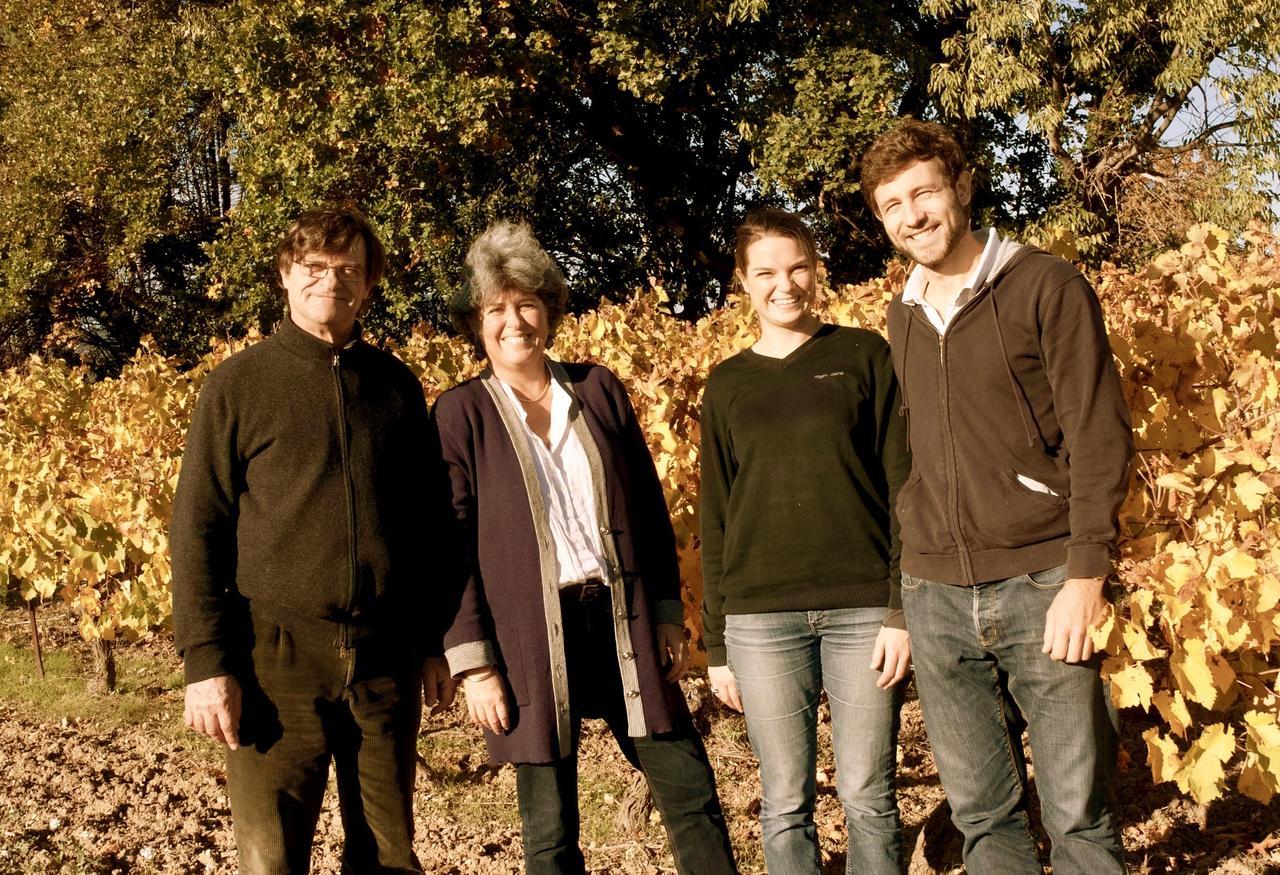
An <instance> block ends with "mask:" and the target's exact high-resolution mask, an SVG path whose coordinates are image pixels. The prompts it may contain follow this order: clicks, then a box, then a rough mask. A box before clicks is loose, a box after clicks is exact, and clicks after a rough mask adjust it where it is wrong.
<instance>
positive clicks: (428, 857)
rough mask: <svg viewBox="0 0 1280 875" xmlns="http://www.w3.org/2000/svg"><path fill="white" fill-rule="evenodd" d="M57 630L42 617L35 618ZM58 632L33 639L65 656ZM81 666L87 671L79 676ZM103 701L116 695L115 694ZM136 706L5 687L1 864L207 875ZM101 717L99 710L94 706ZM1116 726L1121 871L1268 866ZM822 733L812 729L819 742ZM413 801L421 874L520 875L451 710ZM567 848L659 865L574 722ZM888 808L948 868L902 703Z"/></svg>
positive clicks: (333, 809)
mask: <svg viewBox="0 0 1280 875" xmlns="http://www.w3.org/2000/svg"><path fill="white" fill-rule="evenodd" d="M19 619H22V620H25V616H24V617H22V618H19V617H18V616H17V613H16V612H12V611H9V612H6V617H5V622H4V623H3V624H0V640H2V639H8V640H9V641H11V642H12V643H13V644H14V645H20V646H22V647H26V646H27V643H28V639H27V637H26V635H25V634H24V630H25V622H19V621H18V620H19ZM50 625H51V626H56V625H57V623H56V622H50ZM69 625H70V624H69V623H68V624H67V625H66V626H65V627H63V628H62V629H58V628H51V629H50V630H49V631H48V632H47V633H46V635H45V638H46V647H47V648H60V649H64V650H72V651H75V652H76V653H77V655H78V659H80V660H82V661H83V664H84V665H86V666H88V665H89V664H90V661H89V657H88V654H87V652H86V650H85V648H84V646H83V644H82V643H81V642H79V639H78V638H76V637H75V636H74V634H72V633H70V632H69V631H67V630H68V629H69ZM129 654H130V659H131V660H133V661H135V664H136V660H137V658H138V657H141V658H142V659H143V660H144V662H154V663H155V664H157V665H158V666H160V667H162V668H165V669H166V670H172V669H173V668H175V667H176V666H177V658H176V656H175V654H174V653H173V650H172V646H171V644H170V643H168V641H167V639H164V638H162V637H158V638H156V639H155V640H152V641H149V642H143V643H140V644H135V645H132V646H131V647H130V648H129ZM86 671H88V669H86ZM686 691H687V693H688V695H689V697H690V700H691V704H692V705H693V707H694V708H695V711H696V714H697V718H698V720H699V723H700V725H701V727H702V728H703V729H704V732H705V734H706V736H707V746H708V750H709V753H710V756H711V758H712V761H713V765H714V767H715V770H716V775H717V779H718V781H719V785H720V792H721V796H722V800H723V803H724V806H725V810H726V813H727V815H728V817H729V821H730V828H731V832H732V836H733V841H734V846H735V849H736V850H737V851H738V854H739V858H740V862H741V864H742V868H743V871H744V872H763V863H762V861H761V857H760V851H759V843H760V831H759V826H758V824H757V822H756V814H757V812H758V810H759V783H758V781H757V778H756V773H755V762H754V759H753V757H752V755H751V749H750V747H749V745H748V743H747V740H746V734H745V730H744V728H743V725H742V722H741V720H740V719H739V718H737V717H735V716H732V715H728V714H726V713H725V712H724V711H722V710H721V709H719V707H718V706H717V705H715V703H714V701H713V700H711V698H710V696H709V694H708V692H707V690H706V686H705V681H704V680H701V679H698V678H694V679H692V680H689V681H686ZM117 695H120V694H117ZM127 695H133V696H136V695H141V696H148V697H150V698H151V699H152V700H153V701H152V702H151V704H153V705H154V707H153V708H151V709H149V711H148V712H147V713H148V714H149V715H150V716H148V717H146V718H144V719H141V720H138V721H130V722H121V721H118V720H111V719H103V718H102V717H101V715H100V714H99V716H97V717H82V716H78V715H76V714H66V715H63V716H61V717H59V716H57V715H56V714H51V713H50V708H49V706H48V705H47V704H44V705H37V704H35V703H34V702H33V701H27V700H26V699H25V698H24V696H23V695H22V694H18V695H10V696H8V697H7V698H6V699H4V700H2V701H0V775H3V781H2V782H0V873H24V875H25V873H126V872H127V873H133V872H138V873H149V872H165V873H169V872H182V873H186V872H192V873H224V872H234V871H235V850H234V840H233V836H232V830H231V818H230V812H229V810H228V806H227V799H226V788H225V778H224V774H223V769H222V763H221V757H220V755H219V752H218V751H217V750H216V749H215V748H214V747H213V746H212V745H211V744H205V743H204V742H202V741H201V740H200V739H198V738H196V737H194V736H192V735H190V734H187V733H185V732H183V731H182V730H181V729H180V722H181V707H182V706H181V694H180V692H179V691H177V690H174V689H168V688H154V687H152V688H148V689H145V690H142V691H131V692H129V693H127ZM106 710H107V711H108V712H109V710H110V709H106ZM1143 728H1144V727H1143V726H1141V725H1138V724H1137V723H1136V722H1131V723H1130V724H1128V725H1126V727H1125V732H1124V737H1125V738H1124V754H1123V756H1122V757H1121V766H1122V768H1121V772H1120V775H1119V785H1120V813H1121V818H1122V823H1123V834H1124V841H1125V847H1126V853H1127V855H1128V862H1129V866H1130V871H1131V872H1135V873H1147V872H1151V873H1156V872H1217V873H1224V875H1225V873H1232V875H1253V873H1263V872H1280V806H1277V805H1274V804H1273V805H1272V806H1270V807H1267V808H1264V807H1262V806H1259V805H1257V804H1256V803H1254V802H1252V801H1250V800H1248V799H1243V798H1229V799H1227V800H1223V801H1220V802H1218V803H1215V804H1213V805H1210V806H1208V807H1200V806H1195V805H1193V804H1190V803H1188V802H1186V801H1183V800H1181V799H1180V798H1179V797H1178V795H1177V791H1176V788H1174V787H1172V786H1171V785H1158V786H1155V787H1153V786H1152V785H1151V782H1150V774H1149V772H1148V771H1147V767H1146V764H1145V750H1144V746H1143V743H1142V741H1141V738H1140V735H1141V731H1142V729H1143ZM827 735H828V733H827V731H826V727H825V726H823V727H822V739H823V742H824V744H825V741H826V737H827ZM420 752H421V754H422V757H421V761H420V763H419V775H418V791H417V804H416V817H417V851H418V854H419V856H420V858H421V860H422V863H423V866H424V868H425V870H426V871H428V872H439V873H516V872H519V871H520V839H519V816H518V814H517V812H516V808H515V801H514V800H515V778H514V773H513V772H512V770H511V769H510V768H503V769H497V770H494V769H491V768H489V767H488V766H487V765H486V764H485V757H484V754H483V750H482V747H481V744H480V740H479V737H478V735H477V734H476V733H474V732H473V731H472V730H471V728H470V727H468V726H467V725H465V723H464V722H463V719H462V713H461V711H460V709H458V708H456V707H455V709H454V710H453V712H451V713H449V714H446V715H444V716H443V717H441V718H436V719H435V720H433V721H431V722H430V723H428V724H426V725H425V726H424V730H423V736H422V739H421V743H420ZM580 761H581V773H582V779H581V783H582V809H583V817H584V821H585V822H584V828H583V832H584V836H583V844H584V850H585V853H586V856H587V862H588V865H589V866H590V868H591V869H592V871H593V872H619V873H659V872H673V871H674V867H673V866H672V863H671V857H670V855H669V854H668V853H667V851H666V843H665V838H664V836H663V833H662V829H661V825H660V824H659V823H658V822H657V818H656V816H655V815H654V814H653V812H652V809H651V806H649V805H648V804H647V800H646V799H645V796H644V793H643V785H642V784H641V783H639V782H637V781H636V780H635V778H634V776H633V774H632V773H631V771H630V769H629V767H628V766H627V765H626V762H625V761H624V760H623V759H622V757H621V756H620V755H619V754H618V753H617V750H616V747H615V746H614V745H613V743H612V741H611V739H609V738H608V737H607V735H605V734H602V733H601V732H600V731H599V730H598V729H596V730H592V731H588V732H587V734H586V736H585V738H584V742H583V749H582V752H581V755H580ZM899 761H900V769H899V805H900V807H901V811H902V818H903V825H904V829H905V832H906V842H907V845H906V847H907V849H908V851H909V852H912V851H913V852H914V853H913V854H912V859H911V864H910V870H911V871H912V872H914V873H931V872H953V871H960V870H959V868H958V842H957V837H956V836H955V834H954V832H953V831H952V830H951V829H950V828H949V823H948V821H947V820H946V812H945V803H944V802H943V794H942V790H941V787H940V786H939V784H938V779H937V774H936V771H935V770H934V768H933V761H932V757H931V756H930V754H929V749H928V745H927V741H926V739H925V735H924V731H923V727H922V725H921V721H920V716H919V708H918V705H917V703H916V702H914V701H908V702H907V704H906V706H905V708H904V711H903V720H902V733H901V736H900V746H899ZM818 777H819V811H818V828H819V834H820V836H821V839H822V846H823V851H824V869H825V870H826V871H828V872H843V871H844V864H843V863H844V861H843V854H842V848H843V846H844V842H845V831H844V826H843V823H842V817H841V812H840V805H839V801H838V799H837V798H836V795H835V783H834V782H835V775H834V771H833V769H832V767H831V758H830V751H829V750H827V749H826V748H825V747H824V749H823V752H822V759H821V762H820V765H819V776H818ZM341 843H342V828H341V825H340V822H339V819H338V816H337V805H336V799H335V795H334V794H333V793H332V792H330V794H329V796H328V797H327V804H326V808H325V811H324V813H323V815H322V817H321V820H320V825H319V829H318V830H317V838H316V848H315V854H314V861H315V865H314V871H316V872H322V873H324V872H337V871H339V862H338V861H339V858H340V853H341Z"/></svg>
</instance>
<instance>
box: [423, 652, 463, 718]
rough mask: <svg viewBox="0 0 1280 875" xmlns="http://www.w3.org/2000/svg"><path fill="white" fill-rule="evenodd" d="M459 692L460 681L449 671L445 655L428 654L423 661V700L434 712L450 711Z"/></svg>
mask: <svg viewBox="0 0 1280 875" xmlns="http://www.w3.org/2000/svg"><path fill="white" fill-rule="evenodd" d="M457 692H458V682H457V681H456V680H454V678H453V675H452V674H450V673H449V663H448V662H447V661H446V660H445V658H444V657H443V656H428V657H427V658H426V661H425V662H423V663H422V700H423V701H424V702H425V703H426V705H427V707H428V708H430V709H431V713H432V714H439V713H440V712H441V711H448V710H449V708H450V707H451V706H452V705H453V697H454V695H455V694H456V693H457Z"/></svg>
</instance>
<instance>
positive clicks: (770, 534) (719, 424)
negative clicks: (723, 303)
mask: <svg viewBox="0 0 1280 875" xmlns="http://www.w3.org/2000/svg"><path fill="white" fill-rule="evenodd" d="M898 405H899V397H898V390H897V383H896V381H895V379H894V375H893V364H892V361H891V360H890V357H889V345H888V344H887V343H885V341H884V338H882V337H881V336H880V335H878V334H876V333H874V332H871V331H865V330H863V329H860V328H840V327H836V326H833V325H824V326H823V327H822V328H820V329H819V330H818V332H817V333H816V334H815V335H814V336H813V337H811V338H810V339H809V340H808V341H806V342H805V343H804V344H803V345H802V346H801V347H800V348H799V349H797V350H796V351H795V352H793V353H791V355H789V356H787V357H786V358H784V359H773V358H769V357H767V356H762V355H759V354H757V353H755V352H752V351H751V350H745V351H743V352H741V353H739V354H738V355H736V356H733V357H732V358H730V359H727V360H725V361H724V362H722V363H720V364H719V365H718V366H716V367H715V368H714V369H713V370H712V371H711V375H710V376H709V377H708V379H707V388H706V391H705V393H704V394H703V399H702V486H701V497H702V509H701V518H702V574H703V587H704V590H703V592H704V601H703V636H704V641H705V643H706V646H707V654H708V657H709V659H710V662H711V664H712V665H724V664H725V650H724V617H725V615H726V614H753V613H768V612H772V611H804V610H829V609H835V608H854V607H879V606H887V607H889V608H890V610H891V612H892V613H891V615H890V617H888V618H887V620H886V622H887V623H888V624H889V625H896V626H899V627H900V626H901V625H902V623H901V619H900V617H901V614H900V608H901V600H900V594H899V572H898V555H899V552H900V547H899V540H898V524H897V518H896V516H895V514H894V512H893V507H894V503H895V500H896V498H897V492H898V488H899V487H900V486H901V485H902V483H903V481H905V480H906V478H907V475H908V473H909V470H910V464H911V463H910V456H909V455H908V452H907V445H906V427H905V421H904V420H903V418H902V416H901V415H900V413H899V411H898Z"/></svg>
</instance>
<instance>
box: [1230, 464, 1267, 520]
mask: <svg viewBox="0 0 1280 875" xmlns="http://www.w3.org/2000/svg"><path fill="white" fill-rule="evenodd" d="M1233 482H1234V484H1235V492H1236V497H1237V498H1239V499H1240V503H1241V504H1243V505H1244V507H1245V509H1246V510H1248V511H1249V512H1250V513H1256V512H1257V511H1259V510H1261V509H1262V500H1263V499H1264V498H1266V497H1267V496H1268V495H1270V494H1271V489H1270V488H1269V487H1268V486H1267V484H1265V483H1263V482H1262V480H1260V479H1259V478H1258V477H1256V476H1255V475H1253V474H1250V473H1248V472H1245V473H1243V474H1237V475H1236V478H1235V480H1234V481H1233Z"/></svg>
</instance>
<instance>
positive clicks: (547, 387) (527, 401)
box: [511, 374, 551, 404]
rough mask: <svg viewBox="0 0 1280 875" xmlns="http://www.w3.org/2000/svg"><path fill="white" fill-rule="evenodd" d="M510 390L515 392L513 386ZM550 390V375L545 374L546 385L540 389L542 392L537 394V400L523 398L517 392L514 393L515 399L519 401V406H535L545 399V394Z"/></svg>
mask: <svg viewBox="0 0 1280 875" xmlns="http://www.w3.org/2000/svg"><path fill="white" fill-rule="evenodd" d="M511 388H512V390H513V391H514V390H515V387H514V386H512V387H511ZM550 389H551V375H550V374H547V383H546V385H545V386H543V387H542V391H541V392H539V393H538V397H537V398H525V397H524V396H523V395H521V394H520V393H519V392H516V397H517V398H519V399H520V403H521V404H537V403H538V402H539V401H541V400H542V399H543V398H545V397H547V392H548V391H550Z"/></svg>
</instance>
